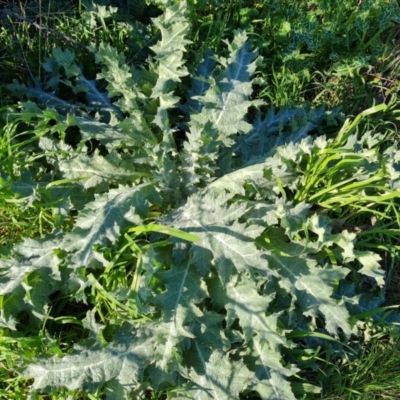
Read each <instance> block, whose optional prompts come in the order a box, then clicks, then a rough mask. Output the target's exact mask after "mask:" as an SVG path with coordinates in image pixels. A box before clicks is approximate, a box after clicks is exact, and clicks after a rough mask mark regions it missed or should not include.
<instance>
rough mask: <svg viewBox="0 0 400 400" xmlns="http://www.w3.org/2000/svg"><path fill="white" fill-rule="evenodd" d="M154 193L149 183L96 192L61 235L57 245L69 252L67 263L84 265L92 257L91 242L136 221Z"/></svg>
mask: <svg viewBox="0 0 400 400" xmlns="http://www.w3.org/2000/svg"><path fill="white" fill-rule="evenodd" d="M157 199H158V196H157V194H156V193H155V191H154V188H153V186H152V185H151V184H141V185H137V186H135V187H133V188H129V187H121V188H119V189H112V190H110V191H109V192H108V193H106V194H104V195H101V196H98V197H97V198H96V200H95V201H93V202H91V203H88V204H87V206H86V208H85V209H84V210H83V211H82V212H81V213H80V214H79V216H78V218H77V220H76V224H75V228H74V229H73V230H72V231H71V232H70V233H68V234H67V235H66V236H65V239H64V241H63V243H62V246H61V249H63V250H66V251H67V252H70V253H72V255H71V257H70V261H71V266H74V267H80V266H85V267H88V266H89V265H90V263H91V262H93V261H95V257H94V254H93V246H94V245H95V244H103V245H105V244H107V243H110V242H111V243H112V242H114V241H115V240H117V239H118V238H119V235H120V233H121V229H124V228H125V227H126V226H128V224H133V223H140V221H141V218H140V215H145V214H146V211H147V208H148V205H149V200H153V201H157Z"/></svg>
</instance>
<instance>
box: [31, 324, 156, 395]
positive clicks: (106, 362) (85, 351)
mask: <svg viewBox="0 0 400 400" xmlns="http://www.w3.org/2000/svg"><path fill="white" fill-rule="evenodd" d="M153 346H154V336H152V335H151V334H149V332H146V331H144V330H137V331H136V332H134V333H129V332H126V333H123V332H122V333H121V332H120V333H117V335H116V340H115V341H114V342H113V343H111V344H109V345H108V346H106V347H103V346H101V343H100V342H98V341H87V342H81V343H78V344H76V345H75V346H74V351H73V352H72V353H70V354H68V355H65V356H64V357H63V358H59V357H58V356H54V357H52V358H49V359H44V360H41V361H40V362H39V363H36V364H31V365H29V366H28V367H27V368H26V369H25V370H24V372H23V375H24V376H26V377H30V378H33V379H34V383H33V385H32V387H31V389H32V390H43V391H46V392H50V391H51V390H53V389H54V388H56V387H61V386H64V387H66V388H67V389H68V390H75V389H81V390H84V391H88V392H93V391H95V390H96V389H97V388H98V387H100V386H101V385H103V384H104V383H105V382H111V383H113V384H114V385H116V387H117V388H120V389H122V393H124V398H126V397H125V396H126V394H127V393H129V391H130V390H132V388H133V387H134V385H136V384H137V383H138V382H139V381H140V380H141V378H142V374H143V370H144V367H145V366H146V365H147V364H148V359H149V358H150V357H151V355H152V347H153Z"/></svg>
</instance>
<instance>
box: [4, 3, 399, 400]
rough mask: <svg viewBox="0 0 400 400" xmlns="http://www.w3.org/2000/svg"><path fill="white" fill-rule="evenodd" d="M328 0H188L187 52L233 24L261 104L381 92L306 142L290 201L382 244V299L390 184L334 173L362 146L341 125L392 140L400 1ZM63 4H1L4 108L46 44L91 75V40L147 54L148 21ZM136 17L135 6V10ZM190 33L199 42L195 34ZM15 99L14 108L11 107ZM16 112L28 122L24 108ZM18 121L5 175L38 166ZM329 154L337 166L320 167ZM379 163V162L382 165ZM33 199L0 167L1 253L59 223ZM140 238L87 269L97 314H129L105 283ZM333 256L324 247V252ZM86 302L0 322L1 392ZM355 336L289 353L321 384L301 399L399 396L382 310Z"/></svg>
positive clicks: (136, 55) (19, 381) (46, 51)
mask: <svg viewBox="0 0 400 400" xmlns="http://www.w3.org/2000/svg"><path fill="white" fill-rule="evenodd" d="M128 3H129V2H127V4H128ZM324 3H326V8H325V9H323V7H322V6H321V7H318V6H317V5H316V3H315V2H311V1H305V0H304V1H299V2H296V3H295V4H292V2H282V1H278V0H265V1H257V0H254V1H241V0H236V1H224V2H217V1H210V2H203V1H196V0H191V1H189V4H190V5H191V7H192V17H191V18H192V22H193V26H194V27H193V32H192V40H193V42H194V45H193V47H192V53H191V54H190V57H191V58H192V59H193V60H194V59H196V58H197V57H198V55H199V54H200V55H201V53H202V52H203V51H205V49H206V48H208V47H211V48H212V49H213V50H214V51H215V52H216V53H217V54H220V53H221V52H222V49H223V46H222V42H221V41H222V40H223V39H225V38H227V37H231V36H232V34H233V31H234V30H235V29H238V28H241V29H245V30H247V31H248V32H249V35H250V37H251V38H252V39H253V40H254V43H255V45H257V46H258V48H259V51H260V54H261V55H262V56H263V57H264V68H263V72H262V74H261V76H262V78H263V79H264V81H265V83H264V84H262V85H260V87H259V88H258V93H257V97H258V98H260V99H263V100H264V101H265V102H266V103H267V104H272V105H275V106H276V107H282V106H301V105H304V104H311V105H312V106H317V105H321V104H323V105H325V106H326V107H327V108H328V109H332V108H333V107H336V106H341V107H342V109H343V112H344V113H345V115H346V116H351V115H355V114H357V113H358V112H360V111H363V110H365V109H367V108H369V107H371V106H376V105H377V104H378V103H381V102H383V103H385V104H388V105H389V106H388V108H387V111H386V112H384V113H377V114H374V115H372V116H370V117H368V118H365V119H364V120H362V121H355V122H352V124H349V125H346V126H345V127H344V128H342V129H341V130H340V131H338V129H336V128H335V129H336V131H338V132H337V135H336V136H334V137H335V139H334V142H333V144H332V145H331V147H329V148H326V149H321V151H320V152H318V153H315V154H312V155H311V156H310V159H309V160H308V162H307V163H306V165H304V169H303V173H304V180H303V184H302V186H301V187H299V190H298V191H297V193H296V195H295V198H294V200H295V201H297V202H300V201H305V202H307V203H310V204H313V205H314V207H315V208H320V209H324V212H325V213H326V214H327V215H329V216H330V217H331V218H334V219H335V220H336V221H337V224H338V229H339V228H340V229H342V228H343V227H345V228H346V229H348V230H350V231H352V232H355V233H356V234H357V248H358V249H359V250H360V251H361V250H368V249H373V250H376V251H377V252H379V254H381V256H382V267H383V268H384V269H385V271H386V275H387V290H386V295H387V301H386V304H387V305H399V304H400V292H399V282H400V278H399V260H398V254H399V250H400V244H399V236H400V216H399V211H398V210H399V200H398V189H397V188H396V189H392V188H390V187H389V186H390V184H389V183H388V182H387V181H385V180H384V177H383V174H380V171H379V170H378V171H377V172H376V173H375V174H372V175H371V176H369V177H368V179H365V180H361V181H357V180H356V179H355V178H354V177H350V176H349V177H347V179H344V180H343V178H342V176H341V173H342V171H341V165H342V164H346V165H349V164H352V165H354V166H355V167H356V166H358V165H359V164H360V163H362V162H363V160H362V159H360V157H358V158H357V157H354V155H353V154H351V152H346V151H344V150H343V149H342V148H343V146H344V145H345V143H346V140H345V139H346V138H347V137H348V135H349V132H350V131H351V132H353V133H354V132H358V133H359V134H360V136H361V135H362V134H364V133H365V132H367V131H372V132H374V133H380V134H381V139H380V142H379V143H376V144H375V145H374V146H372V147H373V151H378V152H380V151H384V150H385V148H387V147H388V145H389V144H392V143H397V142H398V141H399V139H400V136H399V134H398V129H399V127H400V116H399V102H398V100H397V98H396V95H397V93H398V91H399V89H400V72H399V69H400V67H399V65H400V63H399V57H400V56H399V50H398V47H396V40H398V23H399V22H400V21H398V20H397V21H392V22H390V21H389V16H388V15H389V14H388V13H389V11H390V10H392V11H390V12H392V13H393V10H395V9H398V8H399V4H398V2H396V1H391V2H387V1H383V0H382V1H380V0H374V1H368V2H367V1H366V2H361V6H360V7H358V6H357V2H353V1H345V2H343V1H340V2H334V1H332V2H321V4H324ZM69 4H70V2H56V1H54V0H48V1H30V2H26V3H24V4H23V3H20V6H19V7H15V6H14V7H13V8H10V9H9V11H7V12H5V11H4V10H2V11H0V21H1V22H3V24H2V27H1V28H0V52H1V53H2V54H3V55H2V56H1V57H0V103H1V105H2V106H3V107H6V106H12V105H13V104H15V102H16V101H18V99H17V98H16V97H15V96H14V95H13V94H11V93H10V91H8V90H7V89H6V88H5V86H6V85H7V84H10V83H12V80H13V79H14V78H16V77H18V78H20V79H21V80H22V81H23V82H25V83H28V82H29V81H30V80H31V79H32V78H33V77H35V78H38V79H39V80H41V81H46V78H47V72H46V70H44V69H43V68H42V65H43V62H44V61H45V60H46V58H47V57H49V56H51V53H52V50H53V48H54V47H55V46H57V47H61V48H70V49H72V50H73V51H74V52H75V53H76V55H77V60H78V63H80V64H81V65H82V67H83V69H84V70H85V72H86V73H87V74H88V75H89V76H92V77H94V76H95V73H96V72H97V70H96V67H95V66H94V59H93V56H92V54H91V53H90V51H89V50H88V47H89V46H90V44H91V43H96V44H98V43H100V42H106V43H109V44H111V45H112V46H113V47H115V48H117V49H118V51H120V52H124V53H125V54H126V55H127V57H128V59H129V60H130V61H131V62H135V61H138V62H139V61H140V60H142V59H143V58H145V57H146V56H147V55H148V54H149V52H150V50H149V46H150V45H152V44H153V42H154V40H155V38H156V37H157V33H156V32H154V29H153V28H148V27H147V24H144V23H143V26H141V28H140V29H141V32H142V37H139V38H138V41H137V42H136V43H132V42H129V40H128V39H127V38H128V34H129V31H130V30H131V29H132V25H133V24H136V25H137V24H139V21H137V20H135V19H133V18H132V19H126V18H125V17H124V16H123V15H121V14H118V15H117V14H113V13H111V14H110V13H108V14H107V13H106V17H104V18H101V16H100V15H101V14H100V13H99V9H97V10H91V11H90V10H88V9H85V6H84V5H83V4H82V3H81V2H77V3H75V6H74V8H73V9H72V11H70V7H69ZM339 5H340V6H339ZM390 7H392V8H390ZM145 12H146V13H147V14H146V17H148V18H150V16H151V15H156V14H157V11H156V9H155V8H148V9H146V11H145ZM144 18H145V16H142V20H143V19H144ZM140 23H141V22H140ZM306 27H307V29H306ZM324 29H326V36H327V37H325V36H324ZM198 42H201V43H203V44H202V45H201V46H199V45H198V44H199V43H198ZM196 46H197V47H196ZM378 107H379V106H378ZM13 112H14V109H13V108H10V111H9V112H8V114H10V115H11V114H12V113H13ZM3 114H4V113H3ZM49 118H50V117H49ZM26 124H27V126H28V131H29V129H30V126H29V121H27V122H26ZM14 128H15V131H12V126H11V125H7V129H11V131H7V129H6V128H5V125H3V126H2V127H1V137H0V161H1V163H2V166H3V168H5V169H6V170H7V172H8V173H9V174H10V175H11V176H13V175H14V176H16V177H19V176H20V174H21V171H23V170H26V169H28V170H29V169H30V170H32V171H37V168H40V158H39V157H38V158H36V155H35V151H36V150H35V148H34V147H32V146H33V144H32V142H33V140H32V138H36V137H37V135H39V133H38V132H37V131H30V135H31V136H29V135H28V136H22V137H21V138H19V137H18V135H19V132H18V131H17V125H16V126H15V127H14ZM25 133H26V132H24V134H25ZM48 133H49V132H47V131H46V134H48ZM53 133H54V132H53ZM11 137H13V140H10V138H11ZM15 137H17V139H15ZM335 163H336V164H335ZM341 163H342V164H341ZM332 164H335V165H334V166H333V167H332V168H328V166H331V165H332ZM381 168H382V169H381V171H383V169H384V166H381ZM339 177H340V178H339ZM38 200H39V201H36V202H34V203H32V204H31V205H29V204H24V203H21V202H20V200H19V199H18V196H17V195H16V194H15V193H14V192H13V187H12V183H11V182H9V181H6V180H5V179H3V178H2V177H0V246H1V253H3V254H7V252H8V250H9V249H10V248H11V246H12V245H13V244H14V243H16V242H18V241H20V240H21V239H22V238H23V237H42V236H43V235H44V234H45V233H48V232H50V231H51V230H53V229H64V230H68V221H65V220H61V219H60V216H58V215H56V214H55V213H54V209H53V208H52V206H51V204H48V203H47V202H46V199H38ZM154 212H155V214H156V212H157V211H156V210H155V211H154ZM141 233H143V232H141ZM147 244H148V243H147V236H146V235H145V234H142V235H140V234H138V233H135V232H128V233H126V234H125V235H124V236H123V237H122V238H121V239H120V241H119V242H118V243H116V246H115V247H113V248H110V249H108V248H107V249H101V251H102V253H103V255H104V256H105V257H106V258H107V259H108V260H109V261H110V267H109V268H107V269H106V270H105V271H103V272H102V273H101V274H92V275H91V277H90V278H91V280H92V284H93V286H92V290H91V293H90V302H91V303H92V304H95V305H96V311H97V313H98V316H99V318H100V321H103V322H106V321H108V320H110V319H118V318H121V315H124V313H128V314H129V315H130V317H133V318H136V317H137V313H136V309H135V304H132V305H131V306H126V305H123V304H121V303H120V302H119V301H118V300H117V299H116V297H115V296H113V294H112V292H113V291H114V290H115V289H116V288H117V286H118V287H121V288H123V289H127V290H128V289H132V288H133V289H134V288H135V285H136V284H137V274H138V273H140V269H138V268H136V266H137V265H139V260H140V255H141V250H140V249H141V248H142V247H143V248H144V247H146V246H147ZM334 257H335V256H334V255H332V259H333V260H334ZM132 265H134V266H135V268H133V267H132ZM127 271H128V272H127ZM33 278H34V277H33ZM33 278H32V279H33ZM33 281H34V280H33ZM28 283H29V282H27V284H28ZM86 311H87V310H86V309H85V306H82V305H80V304H77V303H76V302H75V300H74V299H73V298H72V297H68V296H59V298H57V299H56V300H55V302H54V305H53V309H52V310H49V318H48V321H46V324H44V325H43V327H41V328H40V329H38V330H33V329H30V327H29V324H28V323H27V324H26V325H25V326H22V327H20V329H19V331H18V332H19V333H18V334H15V333H13V332H11V331H10V330H8V329H1V330H0V399H2V398H4V399H16V400H17V399H22V398H26V396H27V392H28V388H29V385H30V382H29V381H28V380H26V379H23V378H20V377H19V376H18V371H19V368H20V365H21V363H22V361H24V360H28V361H29V360H32V359H33V358H34V357H35V355H37V354H41V353H46V354H48V355H51V354H62V353H63V352H64V351H66V350H68V349H69V348H70V346H71V344H72V343H74V342H76V341H78V340H79V339H82V338H84V337H85V333H84V330H83V329H82V323H81V319H82V317H83V316H84V315H85V313H86ZM60 327H63V329H62V330H63V334H62V335H59V336H56V335H55V333H56V332H59V331H60ZM394 327H395V325H394ZM21 332H23V334H21ZM382 332H383V333H382ZM104 334H105V335H107V332H105V333H104ZM108 334H110V332H109V333H108ZM368 335H372V336H373V337H372V339H370V340H368V339H369V338H368V337H367V336H368ZM382 335H386V336H382ZM355 342H356V343H357V346H359V347H360V348H362V351H361V353H360V356H359V357H355V358H349V359H341V360H338V359H337V358H336V353H335V351H332V354H318V353H317V352H315V353H312V354H305V353H304V354H300V355H296V357H298V358H299V359H300V358H303V359H304V360H306V359H307V360H306V361H307V362H306V361H304V362H305V364H304V365H305V366H307V365H308V366H309V365H314V366H315V365H316V366H317V372H316V373H314V374H313V375H307V374H304V376H302V375H301V374H299V379H298V381H297V383H299V382H302V383H304V384H305V383H313V384H317V385H321V386H322V388H323V390H322V393H321V394H315V395H308V397H307V396H305V397H304V398H306V397H307V398H315V399H318V398H321V399H332V400H333V399H346V400H347V399H348V400H352V399H363V400H369V399H371V400H372V399H381V398H387V399H396V398H398V393H399V392H400V378H399V376H400V371H398V367H397V364H398V362H397V361H398V358H399V356H400V345H399V342H398V341H397V337H396V330H395V329H389V328H388V326H387V325H385V324H382V325H379V321H378V322H377V321H376V320H373V319H372V318H371V320H369V323H368V324H366V337H364V338H357V339H356V340H355ZM307 363H308V364H307ZM307 381H308V382H307ZM300 392H301V390H299V393H300ZM103 396H104V393H103V392H102V390H99V391H98V393H96V394H90V395H89V394H84V393H80V392H74V393H72V392H71V393H68V392H67V391H66V390H59V391H57V392H55V393H53V394H52V395H51V396H38V397H37V399H43V400H44V399H46V400H48V399H50V398H51V399H58V400H62V399H90V400H94V399H102V398H104V397H103ZM300 396H301V394H299V398H301V397H300ZM396 396H397V397H396ZM147 398H148V399H152V400H157V399H158V400H161V399H164V398H167V397H166V394H164V393H155V392H152V391H151V390H150V389H149V391H148V397H147Z"/></svg>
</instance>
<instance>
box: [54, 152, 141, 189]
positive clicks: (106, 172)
mask: <svg viewBox="0 0 400 400" xmlns="http://www.w3.org/2000/svg"><path fill="white" fill-rule="evenodd" d="M59 169H60V171H61V172H62V174H63V176H64V177H65V178H67V179H77V178H78V179H84V181H83V182H82V183H83V187H84V188H85V189H90V188H97V189H98V190H99V191H105V190H107V189H108V187H109V185H110V183H114V184H115V183H119V184H129V183H134V182H135V181H137V180H138V179H140V178H142V177H143V175H144V173H141V172H137V171H136V170H135V167H134V166H133V165H132V164H127V163H124V162H123V160H122V159H121V158H120V156H119V155H118V153H116V152H114V151H113V152H111V153H109V154H107V156H105V157H103V156H100V155H99V154H96V153H95V154H93V155H92V156H91V157H88V156H87V155H86V154H78V155H77V156H75V157H73V158H70V159H64V160H62V161H60V163H59Z"/></svg>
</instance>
